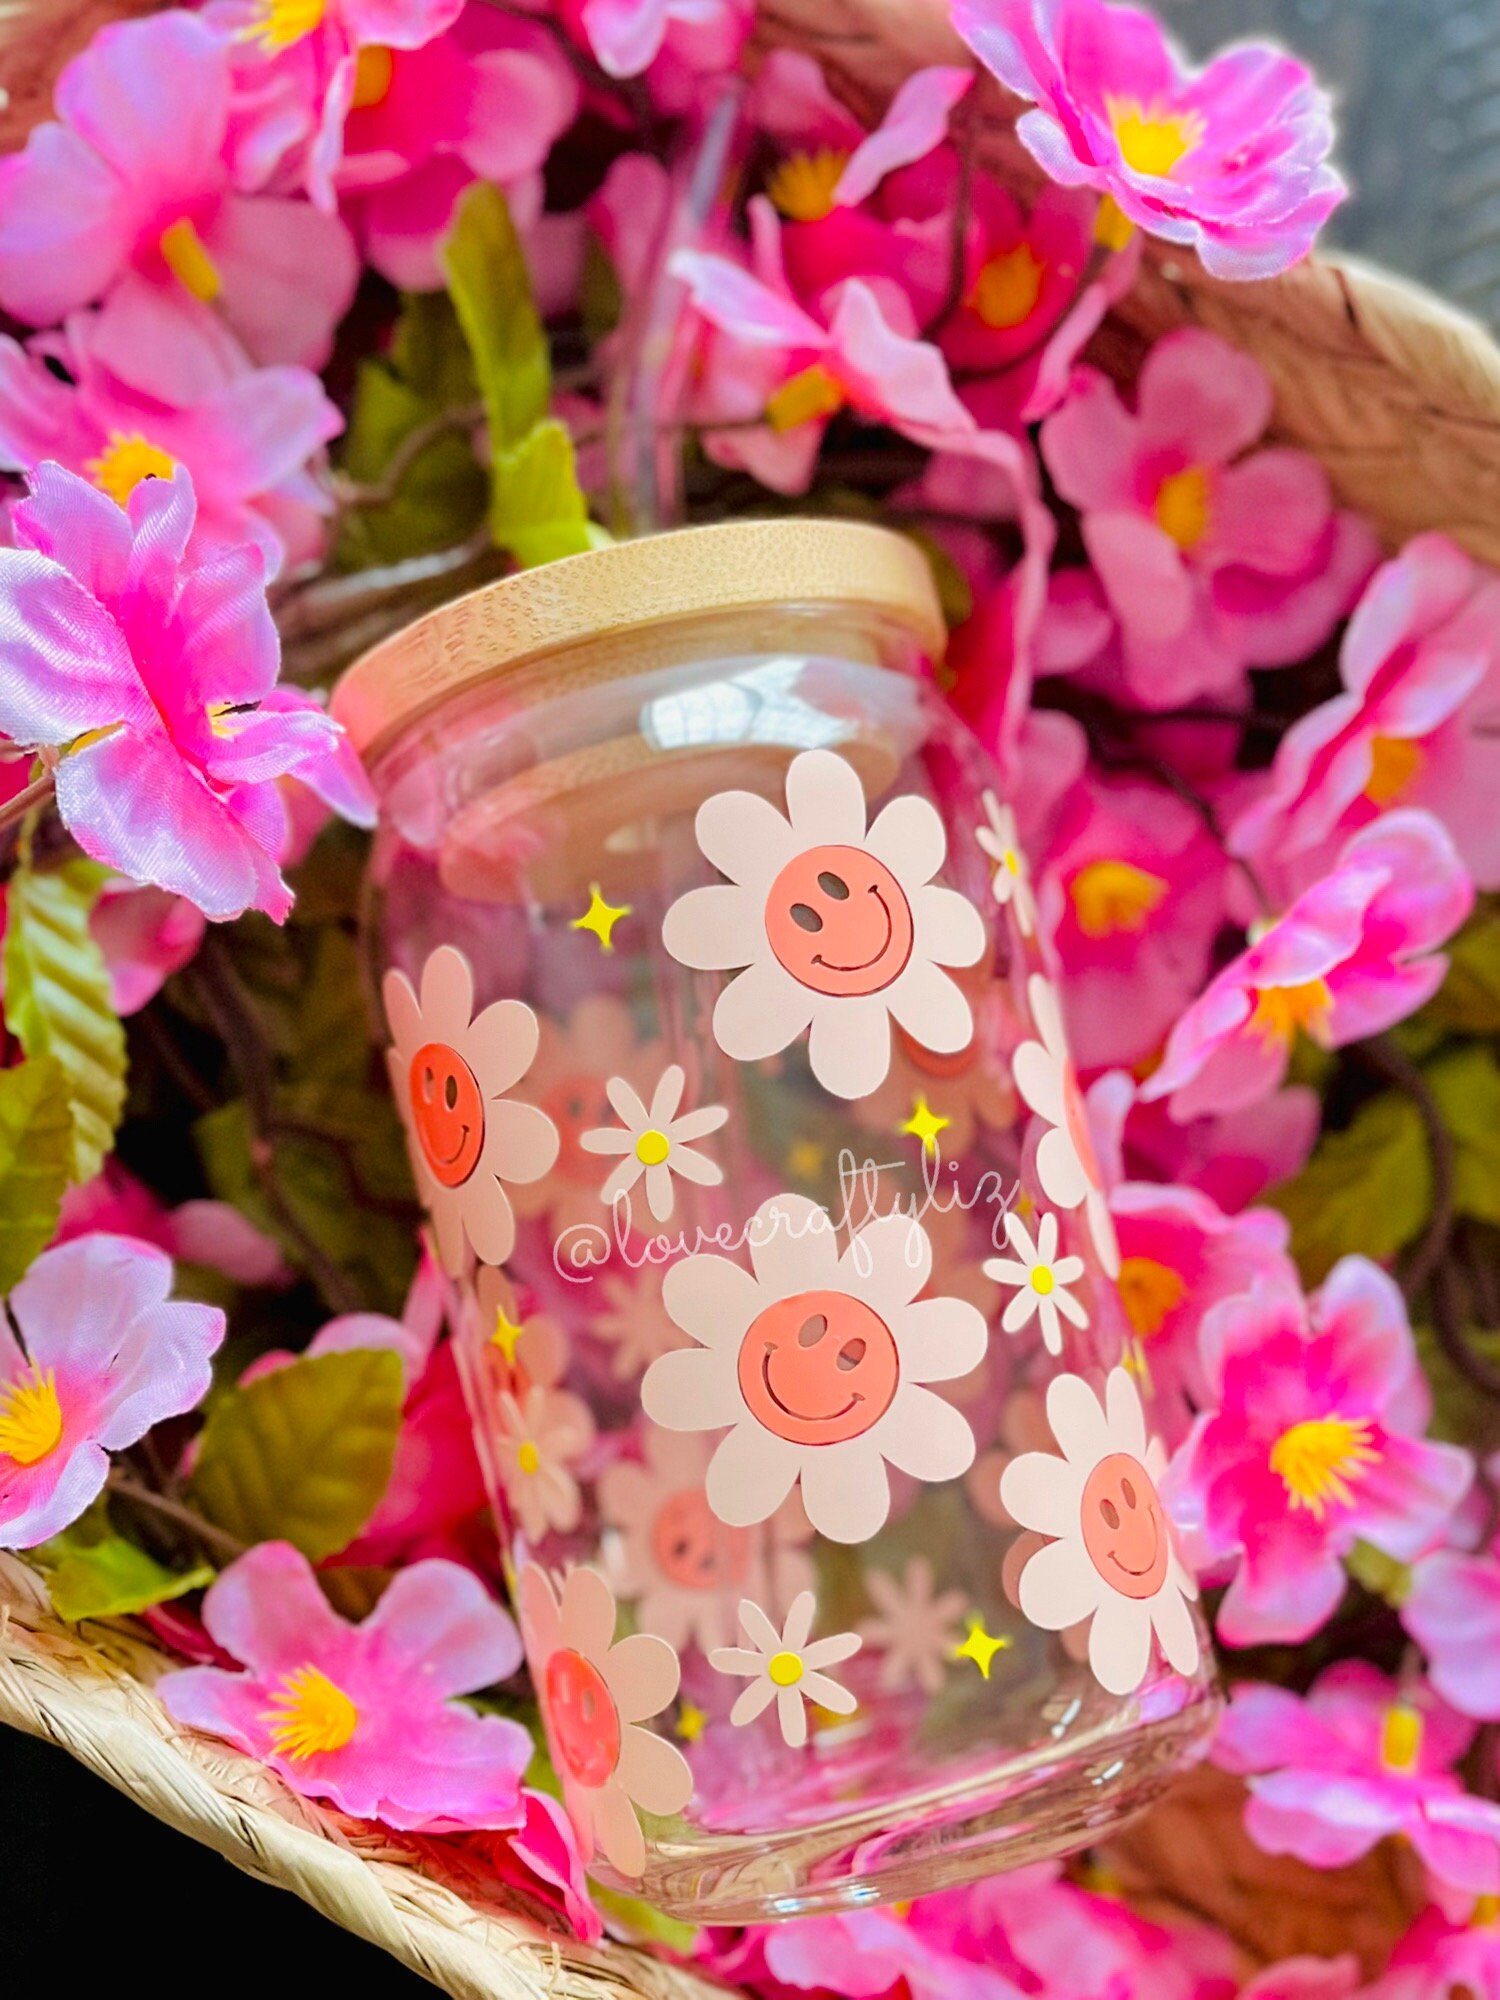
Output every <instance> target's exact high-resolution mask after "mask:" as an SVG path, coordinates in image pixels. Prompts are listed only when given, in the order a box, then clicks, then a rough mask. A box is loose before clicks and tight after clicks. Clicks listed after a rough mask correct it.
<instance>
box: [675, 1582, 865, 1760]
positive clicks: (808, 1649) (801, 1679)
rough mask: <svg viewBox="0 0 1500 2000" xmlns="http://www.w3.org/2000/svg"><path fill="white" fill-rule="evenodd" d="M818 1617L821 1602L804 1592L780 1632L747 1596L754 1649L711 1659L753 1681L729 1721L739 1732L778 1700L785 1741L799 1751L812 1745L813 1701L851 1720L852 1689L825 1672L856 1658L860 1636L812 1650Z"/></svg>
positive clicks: (744, 1623) (743, 1618)
mask: <svg viewBox="0 0 1500 2000" xmlns="http://www.w3.org/2000/svg"><path fill="white" fill-rule="evenodd" d="M816 1612H817V1600H816V1598H815V1597H814V1596H813V1594H812V1592H811V1591H810V1590H804V1591H803V1592H802V1594H801V1596H800V1597H798V1598H797V1600H796V1601H795V1603H794V1604H793V1605H792V1608H791V1610H790V1611H788V1613H787V1614H786V1623H785V1625H783V1626H782V1628H781V1630H780V1631H779V1632H778V1631H777V1629H776V1627H775V1626H774V1625H773V1624H772V1623H771V1621H770V1619H769V1618H768V1617H767V1616H766V1614H765V1612H764V1611H762V1610H761V1608H760V1606H759V1605H758V1604H756V1603H754V1602H753V1601H752V1600H751V1599H750V1598H748V1597H747V1598H745V1599H743V1600H742V1602H741V1604H740V1627H741V1629H742V1630H743V1632H744V1634H745V1637H746V1638H747V1639H748V1640H749V1641H750V1644H749V1646H721V1647H719V1648H718V1649H717V1650H716V1651H715V1652H712V1653H710V1654H709V1656H708V1663H709V1665H710V1666H711V1667H715V1668H717V1670H718V1671H719V1672H720V1673H721V1674H744V1675H747V1676H749V1678H750V1685H749V1686H748V1687H747V1688H746V1689H745V1690H744V1692H743V1693H742V1694H741V1695H740V1696H739V1698H738V1699H737V1700H736V1702H735V1704H734V1707H733V1708H732V1709H730V1711H729V1720H730V1721H731V1722H732V1723H733V1724H734V1725H735V1727H736V1728H737V1729H741V1728H743V1727H744V1725H745V1724H746V1723H747V1722H754V1720H755V1718H756V1717H757V1716H758V1715H763V1714H764V1713H765V1711H766V1710H767V1709H768V1708H769V1707H770V1706H771V1704H772V1702H773V1701H774V1702H775V1704H776V1720H777V1721H778V1723H780V1725H781V1734H782V1736H783V1738H784V1739H785V1741H786V1742H788V1743H789V1744H790V1745H791V1747H792V1748H793V1749H794V1750H800V1749H801V1747H802V1745H803V1744H804V1743H805V1742H806V1741H807V1704H808V1703H809V1702H815V1703H816V1704H817V1706H818V1707H819V1708H826V1709H830V1710H831V1711H832V1712H833V1713H834V1714H835V1715H852V1714H853V1713H854V1711H855V1709H856V1708H858V1706H859V1703H858V1701H857V1700H856V1699H855V1697H854V1696H853V1695H852V1694H850V1692H849V1690H848V1688H846V1687H843V1686H841V1685H840V1684H839V1682H838V1681H835V1680H830V1679H829V1677H828V1675H827V1674H826V1673H825V1672H824V1671H823V1669H824V1668H825V1667H836V1666H837V1665H838V1664H839V1662H840V1661H841V1660H847V1659H850V1658H852V1657H853V1655H854V1654H855V1653H857V1652H858V1651H859V1649H860V1645H861V1643H862V1641H861V1639H860V1636H859V1634H858V1633H857V1632H839V1633H836V1634H835V1635H834V1636H833V1637H832V1638H830V1639H818V1640H816V1641H815V1642H814V1643H813V1644H812V1645H809V1644H808V1643H807V1642H808V1638H809V1636H810V1635H811V1632H812V1627H813V1618H814V1616H815V1615H816Z"/></svg>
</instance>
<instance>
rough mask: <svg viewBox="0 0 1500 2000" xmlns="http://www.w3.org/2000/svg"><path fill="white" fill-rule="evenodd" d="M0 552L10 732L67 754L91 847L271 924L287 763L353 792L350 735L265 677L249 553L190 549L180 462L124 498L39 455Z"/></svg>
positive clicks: (3, 676) (358, 811)
mask: <svg viewBox="0 0 1500 2000" xmlns="http://www.w3.org/2000/svg"><path fill="white" fill-rule="evenodd" d="M31 489H32V490H31V495H30V497H29V498H28V499H26V500H21V501H17V502H16V503H15V505H14V506H13V507H12V508H11V527H12V532H13V534H14V537H15V543H16V546H15V547H14V548H10V549H0V602H3V605H4V610H5V622H6V633H5V637H4V639H3V641H0V658H3V661H4V672H3V673H0V732H3V733H4V734H5V735H7V736H9V737H10V738H11V739H12V740H13V741H14V742H16V743H19V744H23V745H25V746H26V747H27V748H30V749H36V748H38V747H41V746H45V747H46V748H47V749H48V750H49V751H53V752H56V753H57V754H56V756H55V758H53V759H50V760H49V761H52V762H53V763H54V765H55V773H56V786H57V803H58V809H59V811H60V812H61V814H62V817H63V820H64V822H65V824H66V825H67V826H68V828H69V830H70V831H71V832H72V834H73V836H74V838H75V839H76V840H77V841H78V844H79V846H80V847H82V848H83V850H84V852H85V853H87V854H90V855H92V856H93V858H94V859H95V860H96V861H102V862H104V863H106V864H107V865H108V866H109V867H111V868H117V869H119V870H120V872H121V873H122V874H125V875H128V876H130V877H132V878H133V879H134V880H136V881H141V882H154V883H155V884H156V885H157V887H159V888H163V889H168V890H171V891H173V892H174V893H176V894H178V895H183V896H186V897H188V898H189V899H190V901H192V902H194V903H196V904H197V906H198V908H199V909H201V910H202V911H203V912H204V914H205V915H206V916H209V917H214V918H220V919H222V918H228V917H236V916H239V915H240V914H241V912H242V911H244V910H246V909H249V908H251V907H254V908H257V909H262V910H265V911H266V912H267V913H268V915H270V916H272V917H274V918H275V919H276V920H277V921H278V922H280V921H281V920H282V919H283V918H284V917H285V916H286V913H287V911H288V910H289V909H290V908H291V905H292V897H291V892H290V891H289V890H288V888H287V886H286V884H285V882H283V880H282V878H281V873H280V870H279V869H278V867H277V865H276V863H277V856H278V855H279V853H280V852H281V849H282V847H283V846H284V844H285V840H286V832H287V820H286V808H285V806H284V804H283V802H282V799H281V795H280V793H279V791H278V790H277V787H276V782H275V781H276V779H277V778H279V777H281V776H283V775H284V774H289V773H295V774H296V775H298V776H299V777H300V778H302V779H303V781H304V782H308V783H312V784H314V785H315V786H320V787H323V788H324V789H332V790H333V791H334V792H335V793H336V794H337V795H338V796H339V797H344V798H345V799H346V810H348V811H349V816H350V817H357V818H359V819H361V820H363V821H364V822H365V823H366V824H368V823H369V822H370V821H371V820H372V819H373V817H374V808H373V800H372V799H371V796H370V794H369V791H368V787H367V786H366V787H365V788H364V790H363V792H362V795H361V797H360V798H359V799H358V800H355V799H352V798H349V797H348V796H347V786H348V781H349V773H348V771H347V769H346V768H345V766H344V765H343V763H342V762H341V759H342V757H343V756H344V755H345V754H346V753H345V752H344V751H343V733H342V731H341V730H340V729H339V728H338V726H337V724H335V723H334V722H333V721H331V720H330V719H329V717H327V716H326V715H324V714H323V712H322V710H321V709H320V708H319V706H318V705H317V703H316V702H315V701H314V700H313V698H312V697H311V696H309V695H304V694H301V693H299V692H298V691H297V690H295V689H289V688H283V689H278V688H276V687H275V685H274V683H275V680H276V672H277V666H278V653H279V647H278V642H277V637H276V628H275V626H274V625H273V624H272V622H271V615H270V612H269V610H268V609H267V607H266V598H265V579H264V573H263V567H262V563H261V558H260V554H259V552H258V550H256V549H254V548H250V547H246V546H243V545H242V546H240V547H238V548H234V549H230V548H224V549H220V550H218V551H216V552H214V553H212V554H211V555H208V556H205V557H203V558H202V559H201V560H194V559H193V558H191V557H190V556H189V555H188V553H187V551H188V547H189V544H190V541H191V538H192V532H193V526H194V521H195V515H196V502H195V497H194V493H193V483H192V480H191V479H190V478H189V476H188V474H187V472H186V471H185V470H183V469H182V468H181V467H179V468H178V470H177V471H176V472H175V473H174V474H173V476H172V477H171V478H170V479H146V480H143V481H142V482H141V483H140V485H139V486H137V487H136V489H135V491H134V492H133V493H132V494H131V495H130V498H129V501H128V502H127V505H126V506H125V507H124V508H121V507H119V506H118V505H117V504H116V503H115V502H114V501H113V500H111V499H110V498H109V497H108V496H107V495H106V494H103V493H101V492H99V490H98V489H97V488H96V487H94V486H91V485H90V484H89V483H88V482H87V480H83V479H79V478H77V477H76V476H75V475H74V474H72V473H70V472H65V471H64V470H63V469H62V467H61V466H57V465H42V466H40V467H38V469H37V471H36V472H35V473H34V475H33V477H32V481H31Z"/></svg>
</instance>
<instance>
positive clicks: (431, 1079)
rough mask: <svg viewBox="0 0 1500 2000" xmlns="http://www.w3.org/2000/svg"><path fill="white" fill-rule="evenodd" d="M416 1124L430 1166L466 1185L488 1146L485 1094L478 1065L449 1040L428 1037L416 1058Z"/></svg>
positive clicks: (445, 1179)
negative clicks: (473, 1065)
mask: <svg viewBox="0 0 1500 2000" xmlns="http://www.w3.org/2000/svg"><path fill="white" fill-rule="evenodd" d="M409 1082H410V1088H411V1116H412V1125H413V1127H414V1128H415V1130H416V1134H417V1139H418V1142H419V1144H420V1145H421V1148H422V1155H423V1158H424V1159H425V1160H426V1162H427V1166H428V1169H429V1171H430V1172H431V1174H432V1176H433V1178H434V1179H435V1180H436V1181H438V1182H439V1184H440V1185H441V1186H443V1187H446V1188H455V1187H461V1186H462V1185H463V1183H464V1182H465V1181H466V1180H467V1179H468V1178H469V1176H470V1174H472V1173H473V1171H474V1169H475V1168H476V1167H477V1166H478V1165H479V1155H480V1154H481V1152H482V1151H483V1150H484V1098H483V1097H482V1095H481V1094H480V1089H479V1082H478V1079H477V1078H476V1076H475V1075H474V1072H473V1070H471V1069H470V1068H469V1065H468V1064H467V1063H466V1062H465V1061H464V1059H463V1057H462V1056H461V1055H460V1054H459V1053H458V1051H457V1049H450V1048H449V1046H448V1044H447V1043H446V1042H426V1043H424V1044H423V1046H422V1047H421V1048H419V1049H418V1050H417V1052H416V1054H415V1055H414V1056H413V1057H412V1059H411V1069H410V1072H409Z"/></svg>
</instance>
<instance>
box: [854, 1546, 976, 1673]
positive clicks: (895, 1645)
mask: <svg viewBox="0 0 1500 2000" xmlns="http://www.w3.org/2000/svg"><path fill="white" fill-rule="evenodd" d="M865 1589H866V1590H867V1591H868V1592H869V1596H870V1602H871V1603H872V1604H873V1605H874V1606H875V1613H874V1616H873V1617H870V1618H867V1619H866V1620H865V1621H864V1623H863V1624H862V1625H861V1626H860V1628H859V1635H860V1637H861V1638H862V1639H863V1640H864V1642H865V1644H866V1645H867V1646H871V1647H873V1648H874V1649H875V1650H876V1651H878V1652H879V1653H880V1655H881V1661H880V1685H881V1688H882V1690H883V1691H884V1692H885V1693H886V1694H899V1693H900V1692H901V1691H902V1690H903V1689H904V1688H910V1687H919V1688H921V1689H922V1690H923V1691H924V1692H925V1693H927V1694H936V1693H937V1692H938V1690H939V1689H940V1688H941V1687H942V1685H943V1676H944V1673H945V1670H946V1668H947V1666H948V1662H949V1661H950V1660H951V1659H952V1658H953V1655H954V1653H955V1651H956V1650H957V1647H958V1643H959V1636H958V1627H959V1620H960V1618H961V1617H962V1616H963V1613H964V1604H965V1600H964V1594H963V1592H962V1591H961V1590H943V1591H939V1590H935V1589H934V1588H933V1578H932V1564H931V1563H930V1562H929V1561H928V1560H927V1558H926V1556H913V1557H912V1558H911V1560H910V1562H908V1563H907V1565H906V1569H905V1571H904V1572H903V1574H902V1575H901V1576H900V1577H899V1578H898V1577H895V1576H893V1575H891V1573H890V1572H889V1571H888V1570H883V1569H872V1570H869V1571H867V1572H866V1574H865Z"/></svg>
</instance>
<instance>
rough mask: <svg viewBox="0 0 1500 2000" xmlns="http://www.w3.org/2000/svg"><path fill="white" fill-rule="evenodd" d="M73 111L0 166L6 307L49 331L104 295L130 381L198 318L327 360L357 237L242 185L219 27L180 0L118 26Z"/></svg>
mask: <svg viewBox="0 0 1500 2000" xmlns="http://www.w3.org/2000/svg"><path fill="white" fill-rule="evenodd" d="M56 106H57V111H58V121H57V122H55V123H46V124H41V125H37V126H35V127H34V128H33V130H32V133H31V136H30V138H29V139H28V141H27V144H26V149H25V151H24V152H21V153H16V154H13V155H11V157H10V158H8V159H5V160H0V306H4V308H5V310H6V311H7V312H10V313H13V314H14V315H15V316H16V318H17V319H20V320H24V321H26V322H27V324H29V325H31V326H46V325H50V324H51V323H52V322H54V321H56V320H60V319H62V318H64V317H65V316H66V315H67V314H69V313H72V312H76V311H77V310H78V308H79V307H80V306H86V305H89V304H91V303H92V302H93V301H95V300H103V301H105V302H106V304H105V311H104V317H103V321H102V323H101V327H100V331H99V342H100V352H101V354H102V355H103V356H104V357H105V358H107V359H108V362H109V365H110V366H111V367H112V368H113V369H114V371H115V372H116V374H118V375H119V376H121V377H122V378H123V379H124V380H127V381H131V382H134V381H136V379H137V372H136V371H137V370H139V369H145V368H151V367H153V365H154V362H155V358H156V357H157V356H158V355H159V354H160V352H161V348H162V343H164V342H171V341H172V340H174V339H175V337H176V335H177V329H178V324H179V321H180V319H181V318H182V317H183V316H184V315H187V316H189V317H201V316H202V315H204V314H205V313H208V312H217V313H219V314H222V316H223V318H224V320H225V321H226V323H227V324H228V325H229V327H230V328H231V329H232V331H233V332H234V333H236V334H237V335H238V337H239V338H240V340H241V341H242V342H243V343H244V345H245V347H246V348H247V349H248V350H249V352H250V354H251V355H252V356H253V357H254V358H255V360H257V361H260V362H264V363H273V362H293V363H300V364H302V365H304V366H306V367H309V368H318V367H321V366H322V364H323V363H324V362H325V361H326V360H327V359H328V355H329V353H330V351H331V348H332V344H333V329H334V326H335V324H336V323H337V321H338V320H339V319H340V318H341V317H342V316H343V313H344V310H345V308H346V307H347V306H348V304H349V301H350V299H351V298H352V297H353V296H354V286H355V281H356V279H357V277H358V264H357V260H356V257H355V253H354V246H353V244H352V242H351V241H350V239H349V233H348V231H347V230H346V229H345V228H344V226H343V224H342V223H341V222H339V221H338V219H337V218H336V217H334V216H328V215H320V214H318V212H317V211H316V210H315V209H313V208H310V207H309V206H308V205H307V204H306V203H305V202H300V201H291V200H286V199H283V198H281V197H279V196H275V195H251V194H245V193H241V192H240V191H238V190H237V189H236V187H235V186H234V183H233V180H232V178H231V174H230V170H229V167H228V165H227V163H226V159H225V152H226V145H227V139H228V128H229V109H230V71H229V57H228V52H227V49H226V46H225V44H224V43H223V42H222V41H221V40H220V38H219V37H218V36H216V35H215V34H214V33H213V31H212V29H210V28H209V27H208V26H207V25H206V24H205V23H204V22H203V21H201V20H200V19H198V18H197V16H195V15H192V14H188V13H185V12H184V11H183V10H182V9H180V8H176V9H173V10H171V11H169V12H167V13H164V14H153V15H150V16H148V17H147V18H145V19H143V20H138V21H122V22H117V23H113V24H111V25H110V26H108V27H104V28H101V29H100V30H99V32H98V34H96V35H95V36H94V39H93V40H92V41H91V42H90V43H89V45H88V47H87V48H86V49H84V51H83V52H82V54H81V55H78V56H75V57H74V59H73V61H72V62H70V63H69V64H68V66H67V68H66V69H65V70H64V71H63V73H62V75H61V77H60V78H59V79H58V83H57V91H56ZM147 386H149V385H147Z"/></svg>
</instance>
